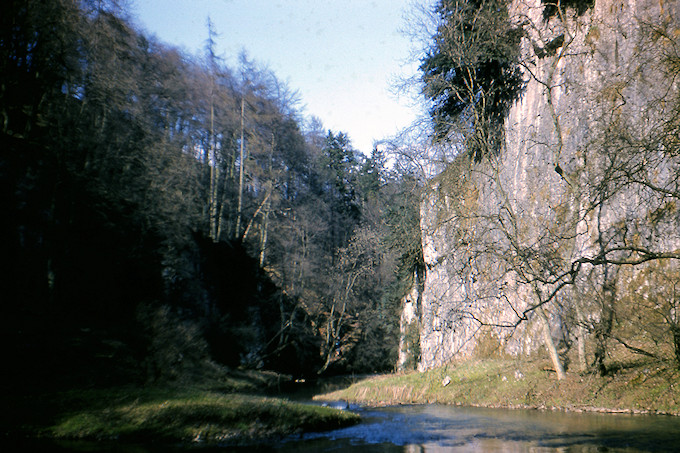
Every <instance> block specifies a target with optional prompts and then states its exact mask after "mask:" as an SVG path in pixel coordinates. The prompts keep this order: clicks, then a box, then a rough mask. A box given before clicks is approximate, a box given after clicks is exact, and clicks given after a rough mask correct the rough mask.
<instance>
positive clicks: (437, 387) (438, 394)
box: [316, 359, 680, 415]
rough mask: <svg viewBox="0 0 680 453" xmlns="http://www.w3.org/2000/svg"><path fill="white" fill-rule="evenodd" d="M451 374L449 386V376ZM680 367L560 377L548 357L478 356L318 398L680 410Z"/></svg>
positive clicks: (640, 366) (643, 366)
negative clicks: (679, 391) (447, 382)
mask: <svg viewBox="0 0 680 453" xmlns="http://www.w3.org/2000/svg"><path fill="white" fill-rule="evenodd" d="M447 376H448V377H449V378H450V380H451V381H450V383H449V384H448V385H446V386H444V385H443V381H444V379H445V378H446V377H447ZM679 388H680V372H679V371H678V370H677V369H676V368H675V367H673V366H670V365H669V364H667V363H663V362H651V361H648V362H638V363H635V364H629V366H626V367H623V366H622V367H620V368H618V369H617V370H616V371H615V372H612V373H611V374H610V375H609V376H605V377H601V376H597V375H593V374H580V373H574V372H571V373H568V375H567V379H565V380H563V381H558V380H557V377H556V375H555V373H554V372H553V371H552V370H551V369H550V367H549V366H548V362H546V361H543V360H535V361H523V362H522V361H516V360H510V359H486V360H475V361H469V362H464V363H459V364H450V365H448V366H445V367H442V368H438V369H434V370H431V371H427V372H425V373H418V372H410V373H399V374H393V375H383V376H378V377H373V378H369V379H366V380H364V381H360V382H358V383H356V384H354V385H352V386H350V387H349V388H347V389H345V390H341V391H337V392H332V393H328V394H325V395H320V396H318V397H316V398H317V399H319V400H339V399H342V400H347V401H350V402H355V403H360V404H368V405H393V404H426V403H441V404H455V405H467V406H485V407H509V408H536V409H554V410H571V411H603V412H631V413H663V414H675V415H680V395H679V394H678V391H677V390H678V389H679Z"/></svg>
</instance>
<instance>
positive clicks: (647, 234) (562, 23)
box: [399, 0, 680, 370]
mask: <svg viewBox="0 0 680 453" xmlns="http://www.w3.org/2000/svg"><path fill="white" fill-rule="evenodd" d="M543 11H544V5H543V4H542V2H541V0H516V1H514V2H513V3H512V6H511V17H512V20H513V21H515V22H516V23H517V24H518V25H522V27H523V29H524V32H525V35H524V38H523V41H522V56H521V64H522V67H523V69H524V74H525V78H526V86H525V88H524V91H523V94H522V96H521V99H519V100H518V101H517V102H516V103H515V104H514V105H513V107H512V108H511V109H510V111H509V114H508V116H507V118H506V120H505V146H504V148H503V149H502V150H500V152H499V153H498V155H497V156H491V157H490V158H488V159H486V160H484V161H483V162H481V163H475V162H471V161H470V160H469V159H466V158H464V157H462V156H461V157H459V158H458V159H456V160H455V161H454V162H452V163H451V164H450V165H449V167H448V168H447V169H446V170H445V171H444V172H443V173H441V174H440V175H438V176H437V177H436V178H433V180H432V181H431V184H430V186H429V191H428V193H427V194H426V197H425V199H424V201H423V203H422V206H421V229H422V238H423V239H422V246H423V256H424V260H425V264H426V268H427V274H426V278H425V282H424V286H423V288H422V293H421V294H418V293H417V292H414V293H413V294H410V295H409V296H408V301H410V302H408V301H407V302H405V304H404V313H403V315H402V337H405V334H406V332H407V331H408V329H409V327H408V326H409V325H413V323H418V329H419V333H420V334H419V358H418V368H419V369H421V370H424V369H429V368H432V367H434V366H438V365H441V364H443V363H446V362H448V361H450V360H452V359H454V358H463V357H469V356H471V355H473V354H475V353H480V354H487V353H492V352H493V351H496V350H497V351H502V352H504V353H508V354H513V355H517V354H526V353H530V352H531V351H534V350H535V349H536V348H537V347H539V346H540V345H542V344H545V343H546V341H545V340H544V338H547V339H548V341H547V342H550V340H552V341H553V342H554V345H556V347H557V348H559V347H562V346H563V347H574V346H576V345H577V344H578V345H580V346H579V351H580V347H582V346H583V344H585V341H586V336H587V337H588V341H589V342H591V343H592V345H593V346H592V347H590V348H589V349H590V350H591V354H592V355H593V357H594V360H590V359H589V362H593V361H595V362H597V360H598V353H601V351H600V350H599V349H598V348H600V347H604V344H605V343H606V341H607V339H608V338H611V336H612V335H613V333H612V332H613V329H615V327H613V323H614V321H613V320H614V319H615V316H614V313H615V312H617V313H620V315H619V316H624V314H625V313H629V312H630V311H631V310H633V311H634V309H633V308H632V307H633V305H634V303H638V302H635V301H634V300H632V299H630V297H632V296H630V295H631V294H638V295H639V296H640V297H641V298H647V299H648V300H649V298H650V297H652V296H650V294H652V293H653V294H656V296H654V297H658V298H660V299H663V296H659V295H658V291H657V289H658V288H659V286H658V285H657V284H656V283H654V282H655V280H654V279H655V278H658V273H656V272H655V271H654V269H657V268H658V267H659V266H661V267H664V269H665V270H664V272H663V274H664V275H667V276H669V275H675V273H676V272H677V271H676V270H675V269H674V268H673V266H674V265H673V263H670V264H668V262H667V261H665V260H663V259H661V258H663V257H665V256H668V257H671V258H677V256H676V255H677V251H678V249H680V219H679V218H678V210H677V207H676V204H675V203H676V201H678V202H680V200H678V194H680V191H679V190H678V188H679V185H678V178H677V174H676V171H677V168H678V155H679V154H680V153H678V150H677V140H676V139H674V138H673V137H672V136H673V134H674V133H675V132H673V131H674V129H673V128H674V127H676V125H677V123H676V120H675V119H674V118H675V117H676V116H677V115H678V114H679V113H678V110H677V107H678V105H680V104H679V103H678V84H677V82H676V80H675V78H674V77H675V76H676V75H677V74H678V68H677V67H675V68H673V65H674V64H677V61H675V60H673V58H675V57H674V55H675V56H677V55H678V54H677V53H676V52H678V49H676V48H675V47H674V46H675V45H677V44H678V43H680V39H678V31H679V30H680V28H679V25H680V6H679V5H678V3H677V2H667V1H664V0H598V1H595V2H594V4H593V5H592V6H591V7H590V8H588V9H587V10H585V12H582V14H577V11H576V10H574V9H573V8H568V9H566V11H565V14H562V15H560V14H557V15H554V16H552V17H551V18H550V19H549V20H546V19H545V18H544V15H543ZM678 61H680V60H678ZM679 66H680V65H679ZM674 71H675V72H674ZM664 134H665V135H664ZM676 138H677V136H676ZM673 147H675V148H673ZM639 262H645V263H646V264H640V265H638V264H639ZM630 263H632V264H635V266H632V265H628V264H630ZM669 266H670V267H669ZM671 268H673V269H672V270H671ZM679 281H680V280H679ZM662 286H663V285H662ZM640 288H643V289H640ZM414 291H415V290H414ZM654 291H657V292H654ZM641 292H644V293H645V294H646V295H645V294H642V293H641ZM627 298H628V299H627ZM416 300H419V303H417V304H416V303H414V302H413V301H416ZM622 303H625V304H628V305H626V307H625V308H618V307H619V305H620V304H622ZM640 303H642V302H640ZM617 304H619V305H617ZM645 307H647V306H646V305H645ZM643 308H644V307H643ZM648 308H649V310H651V311H650V312H649V313H650V314H649V316H655V315H654V313H655V312H654V310H655V309H654V308H653V307H648ZM671 308H672V307H671ZM645 309H646V308H645ZM414 310H417V311H414ZM640 310H642V308H641V309H640ZM631 322H632V321H631ZM617 325H618V327H617V328H619V329H622V330H621V332H623V333H622V334H621V335H623V334H624V333H625V335H629V336H628V337H627V338H629V339H632V340H635V339H636V338H638V336H639V335H642V334H641V333H640V331H635V328H634V327H633V326H632V324H630V323H629V324H625V322H619V323H618V324H617ZM626 329H628V330H626ZM647 333H649V332H647ZM545 334H547V336H546V335H545ZM659 335H661V334H659ZM632 342H633V343H635V341H632ZM411 349H413V346H411ZM580 357H581V361H582V362H584V361H585V356H584V353H581V355H580ZM599 359H600V360H601V357H599ZM407 362H408V353H407V351H406V342H405V341H402V347H401V352H400V358H399V363H400V365H403V364H405V363H407Z"/></svg>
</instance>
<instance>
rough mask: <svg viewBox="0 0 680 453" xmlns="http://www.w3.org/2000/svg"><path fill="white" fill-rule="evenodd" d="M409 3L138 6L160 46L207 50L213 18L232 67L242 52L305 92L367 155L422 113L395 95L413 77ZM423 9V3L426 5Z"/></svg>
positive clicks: (185, 1) (310, 106)
mask: <svg viewBox="0 0 680 453" xmlns="http://www.w3.org/2000/svg"><path fill="white" fill-rule="evenodd" d="M411 2H412V0H132V1H131V5H130V12H131V13H132V15H133V17H134V19H135V21H136V23H137V24H138V25H139V26H140V27H141V28H142V29H143V30H145V31H147V32H149V33H151V34H154V35H156V36H157V37H158V38H159V39H160V40H161V41H163V42H166V43H169V44H173V45H176V46H178V47H180V48H183V49H184V50H186V51H187V52H190V53H193V54H196V53H198V52H202V49H203V48H204V46H205V41H206V39H207V35H208V32H207V26H206V23H207V17H208V16H210V18H211V20H212V22H213V25H214V28H215V30H216V31H217V33H218V34H219V35H218V37H217V39H216V44H217V51H218V54H219V55H220V56H222V57H224V58H225V59H226V61H227V63H228V64H229V65H230V66H235V65H236V58H237V56H238V54H239V53H240V52H241V51H242V50H245V51H246V52H247V53H248V55H249V57H250V58H251V59H254V60H255V61H257V62H259V63H262V64H265V65H267V66H268V67H269V68H270V69H272V70H273V71H274V73H275V74H276V76H277V78H279V79H280V80H283V81H285V82H287V83H288V85H289V86H290V87H291V88H292V89H294V90H297V91H299V93H300V95H301V98H302V99H301V100H302V104H303V105H304V106H305V109H304V112H305V113H306V114H307V115H314V116H317V117H319V118H320V119H321V121H322V122H323V124H324V126H325V128H326V129H332V130H334V131H343V132H346V133H347V134H348V135H349V136H350V138H351V140H352V144H353V145H354V147H355V148H357V149H359V150H360V151H362V152H364V153H370V151H371V148H372V146H373V141H374V140H379V139H382V138H386V137H389V136H391V135H394V134H395V133H396V132H398V131H399V130H400V129H402V128H404V127H406V126H408V125H410V124H411V122H412V121H414V119H415V117H416V115H417V113H418V112H417V109H416V108H415V107H413V104H414V103H413V100H412V99H411V98H410V97H409V96H406V95H402V96H399V97H397V96H396V95H395V94H394V93H393V91H394V90H393V86H394V81H395V79H397V78H399V77H404V76H409V75H411V74H413V73H414V72H415V70H416V67H417V64H415V63H413V62H412V61H409V60H410V58H409V56H410V54H411V52H412V50H413V49H414V45H413V44H411V42H409V40H408V38H407V37H406V36H404V34H403V33H401V32H400V29H403V28H404V19H403V18H404V14H405V13H406V12H407V11H409V10H410V9H411V7H410V3H411ZM421 3H422V2H421Z"/></svg>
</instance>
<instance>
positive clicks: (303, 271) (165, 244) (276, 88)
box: [0, 0, 421, 386]
mask: <svg viewBox="0 0 680 453" xmlns="http://www.w3.org/2000/svg"><path fill="white" fill-rule="evenodd" d="M218 27H219V24H215V25H212V24H209V25H208V26H207V27H206V30H205V34H206V46H205V52H204V53H203V54H202V55H187V54H185V53H183V52H181V51H179V50H178V49H176V48H173V47H170V46H168V45H165V44H163V43H162V42H158V41H157V40H155V39H154V38H152V37H150V36H148V35H146V34H145V33H144V32H142V31H140V30H138V29H136V28H135V26H134V25H132V22H131V21H130V20H128V18H126V13H125V11H124V10H121V9H119V8H118V7H117V5H116V2H113V1H112V2H108V1H105V2H102V1H94V0H86V1H72V0H51V1H49V2H44V1H38V0H28V1H26V0H9V1H4V2H2V3H1V5H0V65H1V66H0V82H1V83H0V140H2V141H1V143H0V148H1V154H0V184H1V185H2V189H1V194H2V196H1V198H0V200H1V201H0V203H1V208H0V209H1V210H2V212H3V221H2V222H1V223H0V225H1V228H2V231H1V233H0V234H1V235H2V237H3V244H4V245H3V252H2V258H1V260H0V263H1V266H2V269H0V294H1V297H2V313H1V314H0V318H1V319H2V324H3V327H2V335H3V341H2V344H3V348H4V352H3V361H4V364H5V365H4V368H5V369H6V370H8V369H9V370H11V372H10V373H8V374H6V375H5V377H9V378H10V380H11V381H12V382H11V383H12V384H13V385H16V384H25V385H30V384H32V383H38V382H39V383H40V384H41V385H43V386H44V385H55V386H60V385H62V384H69V385H71V384H77V385H90V384H107V383H125V382H137V383H142V382H147V383H149V382H182V381H183V380H187V379H191V380H193V381H194V382H195V381H196V380H199V379H200V378H202V377H210V376H213V375H218V374H219V373H221V372H222V371H224V370H225V369H233V368H236V367H239V366H245V367H253V368H265V369H273V370H277V371H280V372H285V373H290V374H293V375H305V374H307V375H314V374H316V373H339V372H369V371H370V372H372V371H376V370H389V369H392V368H393V367H394V364H395V360H396V348H397V344H398V328H399V327H398V326H399V322H398V316H399V313H398V310H399V298H400V297H401V296H402V294H403V293H404V291H405V290H406V289H407V287H408V286H409V285H410V279H411V276H412V275H413V274H414V270H415V269H416V268H417V267H418V266H419V265H420V262H421V258H420V240H419V230H418V227H417V226H418V214H417V209H416V208H415V206H417V197H416V192H415V191H414V189H415V188H416V187H417V182H416V179H415V178H414V177H413V175H411V174H410V173H409V172H408V171H402V172H399V173H397V172H396V171H394V168H395V167H393V166H390V167H388V166H387V164H386V162H387V156H386V155H384V154H383V153H381V152H380V151H378V150H377V149H376V150H374V151H373V154H372V155H371V156H370V157H366V156H364V155H362V154H361V153H359V152H357V151H356V150H355V149H353V147H352V144H351V142H350V140H349V139H348V137H347V135H346V134H345V133H343V132H340V131H329V130H325V129H324V128H323V125H322V124H320V122H319V121H318V120H315V119H314V118H311V119H310V118H309V117H308V116H306V115H305V114H304V112H302V111H301V109H300V107H299V103H298V99H297V97H296V93H295V92H294V91H293V90H291V89H290V88H289V87H288V86H286V84H284V83H282V82H281V81H280V80H278V79H277V78H276V76H275V75H274V74H273V73H272V72H271V71H269V70H268V69H267V68H264V67H262V66H261V65H259V64H258V63H257V62H256V61H255V60H252V59H250V58H249V57H248V56H246V55H241V56H240V57H239V59H238V64H237V65H236V66H235V67H230V66H228V65H227V64H226V63H225V62H224V60H223V59H222V58H221V56H219V55H217V52H216V51H215V48H214V36H215V32H216V30H215V29H216V28H218Z"/></svg>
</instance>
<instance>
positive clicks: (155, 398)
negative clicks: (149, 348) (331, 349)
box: [0, 375, 359, 445]
mask: <svg viewBox="0 0 680 453" xmlns="http://www.w3.org/2000/svg"><path fill="white" fill-rule="evenodd" d="M253 379H263V378H262V377H261V376H255V375H252V376H250V377H249V378H246V379H232V380H230V381H229V382H226V383H224V384H225V386H224V387H222V388H221V389H216V388H212V389H209V388H187V387H186V386H182V387H171V386H165V387H158V386H156V387H132V386H131V387H116V388H106V389H74V390H65V391H53V392H44V393H35V394H31V395H7V396H6V397H5V398H6V399H7V400H9V401H8V402H9V404H8V405H5V407H4V413H3V415H2V417H1V419H0V421H1V422H2V426H3V432H2V435H3V437H4V438H6V439H8V438H24V437H25V438H44V439H45V438H46V439H61V440H72V439H78V440H92V441H107V440H116V441H122V442H131V443H148V442H153V443H156V444H158V443H168V444H177V443H186V444H192V443H201V444H217V443H219V444H228V445H239V444H248V443H252V442H259V441H262V440H265V439H277V438H283V437H286V436H290V435H294V434H298V433H302V432H314V431H326V430H332V429H337V428H341V427H344V426H349V425H352V424H355V423H358V422H359V416H357V415H356V414H353V413H351V412H345V411H340V410H334V409H331V408H328V407H321V406H315V405H308V404H299V403H295V402H291V401H289V400H286V399H282V398H276V397H270V396H264V395H263V394H257V392H259V391H262V390H263V387H262V386H261V385H258V383H253ZM265 379H266V378H265ZM263 380H264V379H263ZM253 392H255V393H253Z"/></svg>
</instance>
